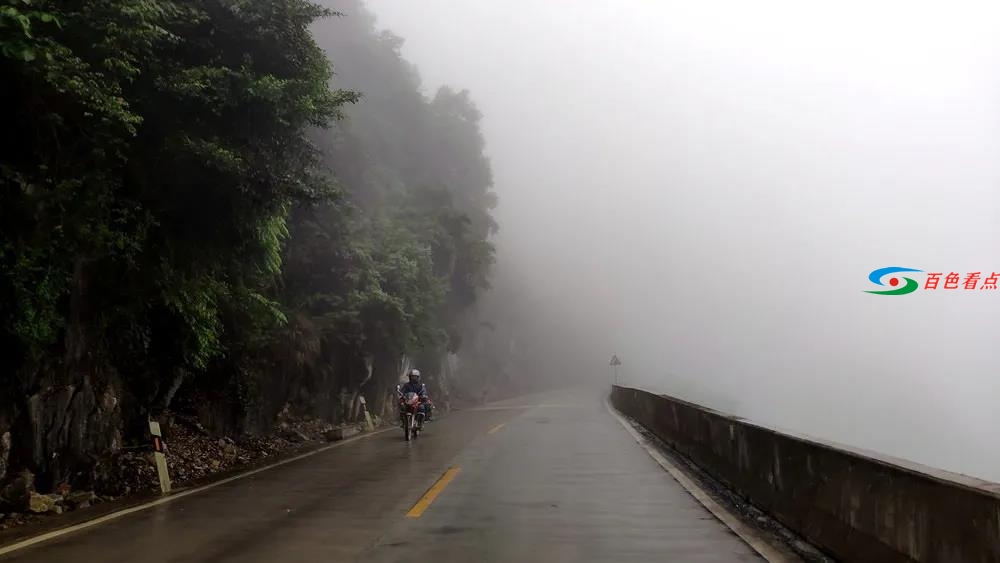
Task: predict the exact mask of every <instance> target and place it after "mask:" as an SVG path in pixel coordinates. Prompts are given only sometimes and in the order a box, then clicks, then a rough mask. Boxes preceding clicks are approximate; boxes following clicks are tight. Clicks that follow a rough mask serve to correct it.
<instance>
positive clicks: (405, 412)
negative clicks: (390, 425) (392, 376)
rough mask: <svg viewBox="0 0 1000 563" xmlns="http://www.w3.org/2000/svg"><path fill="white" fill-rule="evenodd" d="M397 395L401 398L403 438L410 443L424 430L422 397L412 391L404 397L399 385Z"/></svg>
mask: <svg viewBox="0 0 1000 563" xmlns="http://www.w3.org/2000/svg"><path fill="white" fill-rule="evenodd" d="M396 395H397V396H398V398H399V422H400V424H401V425H402V426H403V436H404V437H405V438H406V441H407V442H409V441H410V440H411V438H416V437H417V434H419V433H420V431H421V430H423V429H424V409H423V408H422V407H421V405H422V402H421V400H420V395H417V394H416V393H413V392H412V391H411V392H408V393H406V394H405V395H404V394H403V392H402V390H401V389H400V387H399V385H397V386H396Z"/></svg>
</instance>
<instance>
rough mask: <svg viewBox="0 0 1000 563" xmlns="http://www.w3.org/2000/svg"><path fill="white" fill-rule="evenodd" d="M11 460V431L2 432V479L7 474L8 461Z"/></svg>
mask: <svg viewBox="0 0 1000 563" xmlns="http://www.w3.org/2000/svg"><path fill="white" fill-rule="evenodd" d="M9 460H10V432H4V433H3V434H0V480H3V478H4V477H5V476H6V475H7V462H8V461H9Z"/></svg>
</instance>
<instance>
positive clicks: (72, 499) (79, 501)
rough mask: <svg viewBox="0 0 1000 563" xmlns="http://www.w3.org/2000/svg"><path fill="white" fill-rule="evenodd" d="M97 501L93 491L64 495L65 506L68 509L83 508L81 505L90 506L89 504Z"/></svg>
mask: <svg viewBox="0 0 1000 563" xmlns="http://www.w3.org/2000/svg"><path fill="white" fill-rule="evenodd" d="M96 499H97V495H95V494H94V491H73V492H72V493H69V494H68V495H66V501H65V502H66V504H67V505H68V506H70V507H76V508H85V507H84V506H83V505H84V504H86V505H87V506H90V503H92V502H94V501H95V500H96Z"/></svg>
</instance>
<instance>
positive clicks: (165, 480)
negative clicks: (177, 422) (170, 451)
mask: <svg viewBox="0 0 1000 563" xmlns="http://www.w3.org/2000/svg"><path fill="white" fill-rule="evenodd" d="M149 433H150V435H151V436H152V438H153V457H154V458H155V459H156V474H157V475H158V476H159V477H160V492H161V493H163V494H167V493H169V492H170V473H169V472H168V471H167V456H166V454H165V450H164V445H163V434H162V433H161V432H160V423H159V422H156V421H155V420H153V419H150V420H149Z"/></svg>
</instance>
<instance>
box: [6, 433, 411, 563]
mask: <svg viewBox="0 0 1000 563" xmlns="http://www.w3.org/2000/svg"><path fill="white" fill-rule="evenodd" d="M390 430H396V428H395V427H390V428H383V429H382V430H376V431H374V432H368V433H365V434H362V435H360V436H355V437H353V438H348V439H346V440H341V441H339V442H337V443H336V444H330V445H329V446H323V447H321V448H317V449H315V450H312V451H309V452H306V453H304V454H300V455H297V456H295V457H290V458H288V459H283V460H281V461H278V462H275V463H272V464H271V465H265V466H264V467H258V468H256V469H251V470H250V471H247V472H245V473H240V474H238V475H233V476H232V477H226V478H225V479H222V480H221V481H216V482H214V483H209V484H207V485H202V486H200V487H195V488H194V489H189V490H186V491H181V492H179V493H176V494H172V495H169V496H165V497H163V498H159V499H156V500H154V501H150V502H147V503H145V504H140V505H138V506H132V507H129V508H124V509H122V510H119V511H117V512H112V513H110V514H105V515H104V516H100V517H97V518H94V519H93V520H87V521H86V522H81V523H79V524H74V525H72V526H68V527H66V528H60V529H58V530H53V531H51V532H46V533H44V534H39V535H37V536H34V537H31V538H28V539H26V540H22V541H19V542H17V543H13V544H10V545H8V546H0V555H6V554H8V553H12V552H14V551H18V550H21V549H24V548H26V547H30V546H33V545H36V544H39V543H42V542H46V541H49V540H51V539H55V538H58V537H59V536H63V535H66V534H71V533H73V532H78V531H80V530H83V529H86V528H90V527H92V526H98V525H100V524H103V523H105V522H109V521H111V520H115V519H117V518H121V517H122V516H127V515H129V514H133V513H136V512H140V511H143V510H146V509H149V508H152V507H154V506H159V505H161V504H166V503H168V502H173V501H175V500H177V499H180V498H184V497H186V496H188V495H194V494H197V493H203V492H205V491H207V490H209V489H212V488H215V487H218V486H219V485H225V484H226V483H232V482H233V481H236V480H238V479H243V478H244V477H249V476H251V475H256V474H257V473H260V472H262V471H267V470H268V469H274V468H275V467H280V466H282V465H285V464H288V463H292V462H293V461H298V460H300V459H305V458H307V457H310V456H314V455H316V454H318V453H322V452H325V451H327V450H332V449H333V448H339V447H340V446H344V445H347V444H349V443H351V442H356V441H358V440H363V439H365V438H370V437H372V436H374V435H376V434H381V433H383V432H388V431H390Z"/></svg>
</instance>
